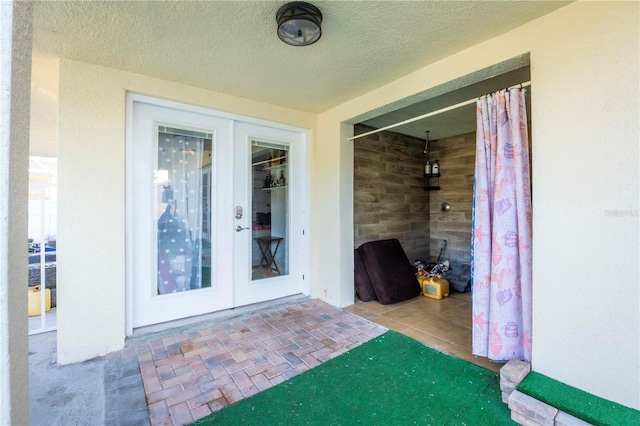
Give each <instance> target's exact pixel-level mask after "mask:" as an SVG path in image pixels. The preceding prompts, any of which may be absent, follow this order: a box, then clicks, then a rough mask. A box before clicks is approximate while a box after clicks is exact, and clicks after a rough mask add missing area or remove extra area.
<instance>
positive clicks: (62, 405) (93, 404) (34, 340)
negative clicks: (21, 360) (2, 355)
mask: <svg viewBox="0 0 640 426" xmlns="http://www.w3.org/2000/svg"><path fill="white" fill-rule="evenodd" d="M56 358H57V356H56V332H55V331H53V332H49V333H42V334H36V335H32V336H29V418H30V424H31V425H33V426H45V425H46V426H50V425H51V426H52V425H78V426H84V425H86V426H93V425H148V424H150V423H149V415H148V412H147V403H146V398H145V395H144V388H143V386H142V378H141V376H140V369H139V368H138V364H137V362H134V363H131V362H130V360H129V362H127V360H114V361H112V362H107V361H106V358H105V357H98V358H95V359H92V360H88V361H85V362H81V363H75V364H69V365H63V366H58V365H57V360H56Z"/></svg>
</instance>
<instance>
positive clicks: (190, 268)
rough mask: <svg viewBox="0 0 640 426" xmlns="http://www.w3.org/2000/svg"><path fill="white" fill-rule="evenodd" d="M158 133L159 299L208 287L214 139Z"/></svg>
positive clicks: (193, 133)
mask: <svg viewBox="0 0 640 426" xmlns="http://www.w3.org/2000/svg"><path fill="white" fill-rule="evenodd" d="M157 129H158V131H157V135H158V165H157V169H156V171H155V178H154V185H155V191H156V193H155V200H156V201H155V206H154V209H155V210H154V211H155V217H156V218H157V219H156V220H157V226H158V232H157V241H156V243H157V248H158V262H157V276H158V292H157V294H169V293H176V292H181V291H186V290H195V289H199V288H203V287H211V196H212V194H211V164H212V163H211V147H212V143H211V141H212V134H211V133H203V132H200V131H194V130H187V129H176V128H171V127H167V126H163V125H159V126H158V127H157Z"/></svg>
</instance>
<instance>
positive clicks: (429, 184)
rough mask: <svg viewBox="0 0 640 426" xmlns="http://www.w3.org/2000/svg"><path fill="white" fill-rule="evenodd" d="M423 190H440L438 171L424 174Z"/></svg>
mask: <svg viewBox="0 0 640 426" xmlns="http://www.w3.org/2000/svg"><path fill="white" fill-rule="evenodd" d="M424 190H425V191H439V190H440V173H431V174H426V173H425V175H424Z"/></svg>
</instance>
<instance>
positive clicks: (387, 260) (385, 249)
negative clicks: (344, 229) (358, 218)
mask: <svg viewBox="0 0 640 426" xmlns="http://www.w3.org/2000/svg"><path fill="white" fill-rule="evenodd" d="M358 251H359V252H360V255H361V256H362V261H363V262H364V266H365V268H366V269H367V273H368V275H369V279H370V280H371V285H372V286H373V289H374V291H375V292H376V297H377V298H378V301H379V302H380V303H382V304H383V305H388V304H390V303H396V302H401V301H403V300H407V299H411V298H413V297H416V296H418V295H419V294H420V293H421V291H422V290H421V289H420V284H419V283H418V280H417V279H416V276H415V274H414V273H413V266H411V262H409V258H407V255H406V253H405V252H404V250H403V249H402V246H401V245H400V241H398V240H397V239H392V240H379V241H371V242H368V243H364V244H362V245H361V246H360V247H359V248H358Z"/></svg>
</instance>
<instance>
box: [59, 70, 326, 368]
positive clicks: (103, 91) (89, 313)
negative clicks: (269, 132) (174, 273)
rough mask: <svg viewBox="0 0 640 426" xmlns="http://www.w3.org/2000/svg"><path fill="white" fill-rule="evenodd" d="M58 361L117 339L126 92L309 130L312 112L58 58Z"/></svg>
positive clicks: (86, 354)
mask: <svg viewBox="0 0 640 426" xmlns="http://www.w3.org/2000/svg"><path fill="white" fill-rule="evenodd" d="M59 72H60V82H59V138H58V188H59V189H58V249H59V250H58V282H59V283H60V284H59V286H58V300H59V304H58V362H59V363H60V364H66V363H70V362H76V361H82V360H86V359H89V358H92V357H95V356H99V355H104V354H106V353H108V352H111V351H114V350H118V349H121V348H122V347H123V346H124V339H125V211H126V210H125V209H126V206H125V180H126V174H125V164H126V163H125V120H126V115H125V110H126V103H125V100H126V93H127V92H128V91H130V92H135V93H142V94H145V95H149V96H154V97H159V98H165V99H170V100H174V101H178V102H184V103H188V104H194V105H198V106H203V107H209V108H213V109H216V110H219V111H224V112H228V113H233V114H240V115H243V116H248V117H252V118H259V119H264V120H269V121H272V122H277V123H283V124H288V125H292V126H297V127H300V128H305V129H313V127H314V126H315V115H313V114H309V113H304V112H300V111H293V110H290V109H286V108H282V107H278V106H275V105H267V104H264V103H260V102H255V101H251V100H248V99H242V98H237V97H233V96H229V95H223V94H220V93H215V92H211V91H206V90H202V89H198V88H194V87H188V86H184V85H180V84H177V83H172V82H168V81H162V80H157V79H153V78H149V77H145V76H141V75H137V74H132V73H128V72H123V71H118V70H114V69H108V68H104V67H100V66H95V65H90V64H86V63H81V62H76V61H71V60H64V59H61V60H60V70H59Z"/></svg>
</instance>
